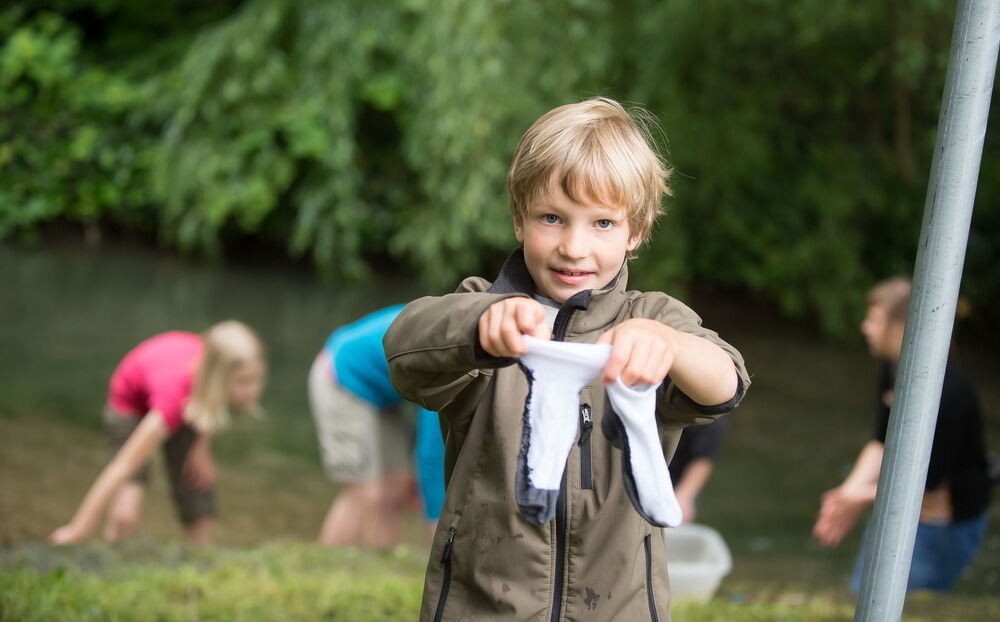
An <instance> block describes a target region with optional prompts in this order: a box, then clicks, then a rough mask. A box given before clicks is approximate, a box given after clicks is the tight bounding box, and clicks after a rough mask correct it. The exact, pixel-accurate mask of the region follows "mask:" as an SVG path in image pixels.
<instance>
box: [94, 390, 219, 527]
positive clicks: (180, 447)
mask: <svg viewBox="0 0 1000 622" xmlns="http://www.w3.org/2000/svg"><path fill="white" fill-rule="evenodd" d="M139 421H140V419H139V418H138V417H133V416H131V415H125V414H122V413H119V412H117V411H115V410H114V409H113V408H111V407H110V406H105V407H104V436H105V438H106V439H107V441H108V449H109V450H110V451H111V456H112V457H114V455H115V454H117V453H118V450H120V449H121V448H122V445H124V444H125V441H126V440H128V437H129V436H131V435H132V432H134V431H135V429H136V427H138V425H139ZM196 437H197V434H196V433H195V431H194V429H193V428H192V427H191V426H187V425H185V426H184V427H182V428H181V429H180V430H177V432H175V433H173V434H171V435H170V437H169V438H167V440H166V442H164V443H163V457H164V460H165V462H166V465H167V476H168V477H169V479H170V490H171V492H172V493H173V500H174V507H175V508H176V510H177V516H178V518H180V521H181V523H183V524H185V525H190V524H191V523H194V522H195V521H197V520H198V519H201V518H205V517H210V516H215V514H216V508H215V487H210V488H205V489H199V488H194V487H192V486H190V485H189V484H188V483H187V481H186V480H185V479H184V476H183V473H182V469H183V467H184V459H185V458H186V457H187V453H188V450H189V449H191V445H192V443H194V441H195V438H196ZM129 481H131V482H133V483H136V484H140V485H143V486H145V485H146V484H147V483H148V482H149V462H147V463H146V464H144V465H142V466H141V467H139V468H138V469H137V470H136V472H135V473H133V474H132V477H131V478H130V479H129Z"/></svg>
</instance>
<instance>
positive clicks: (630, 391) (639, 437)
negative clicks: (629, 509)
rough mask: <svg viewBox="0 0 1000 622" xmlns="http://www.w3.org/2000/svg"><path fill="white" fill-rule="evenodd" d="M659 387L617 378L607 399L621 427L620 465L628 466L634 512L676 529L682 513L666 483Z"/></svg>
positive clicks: (670, 487) (671, 485)
mask: <svg viewBox="0 0 1000 622" xmlns="http://www.w3.org/2000/svg"><path fill="white" fill-rule="evenodd" d="M659 386H660V383H657V384H655V385H649V384H644V385H636V386H632V387H629V386H626V385H624V384H623V383H622V380H621V378H618V379H617V380H615V382H614V384H612V385H610V386H608V399H609V400H610V401H611V406H612V407H613V408H614V410H615V413H617V415H618V418H619V419H620V420H621V422H622V424H623V425H624V427H625V447H624V448H623V451H624V452H625V456H624V457H623V464H622V466H623V467H624V466H625V461H626V460H627V461H628V462H629V465H628V466H629V467H631V469H630V470H631V476H632V478H633V480H634V482H635V489H636V492H637V494H638V497H639V499H638V501H639V506H641V507H640V508H636V509H639V510H640V512H639V513H640V514H642V515H643V518H645V519H646V520H648V521H649V522H651V523H653V524H655V525H658V526H660V527H676V526H677V525H680V524H681V520H682V519H683V513H682V512H681V506H680V504H679V503H678V502H677V497H676V496H675V495H674V485H673V482H671V481H670V471H669V470H668V469H667V461H666V459H665V458H664V457H663V447H662V446H661V445H660V434H659V432H658V431H657V429H656V389H657V388H658V387H659ZM605 416H607V415H605ZM626 477H627V474H626ZM634 503H635V500H634V499H633V504H634Z"/></svg>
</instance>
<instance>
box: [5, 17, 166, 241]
mask: <svg viewBox="0 0 1000 622" xmlns="http://www.w3.org/2000/svg"><path fill="white" fill-rule="evenodd" d="M0 32H3V33H4V34H7V35H8V36H6V37H5V43H4V44H3V45H2V47H0V110H3V111H4V113H3V114H0V171H2V179H3V183H2V184H0V237H4V236H6V235H9V234H11V233H12V232H15V231H19V230H25V229H30V228H31V227H33V226H34V225H36V224H37V223H40V222H45V221H48V220H52V219H54V218H56V217H64V218H68V219H71V220H74V221H80V222H94V221H97V220H98V219H100V218H104V217H107V216H108V215H109V214H110V215H114V216H115V217H117V218H121V219H123V220H127V221H128V222H130V223H132V224H133V225H134V226H136V227H143V226H145V225H146V224H148V221H149V218H150V214H149V212H148V210H147V207H148V196H149V191H148V183H147V181H146V178H145V177H146V172H147V171H148V169H149V164H150V149H151V145H152V143H153V140H152V137H150V136H148V135H146V134H144V133H142V132H141V131H137V130H138V129H139V128H138V126H140V125H141V121H140V116H141V115H140V114H139V113H138V112H137V111H138V110H141V108H142V106H143V105H144V104H145V102H146V101H147V98H146V95H145V93H144V92H143V90H142V89H140V88H138V87H137V86H135V85H134V84H132V83H130V82H129V81H128V80H126V79H124V78H122V77H121V76H119V75H116V74H114V73H109V72H108V71H106V70H105V69H103V68H101V67H98V66H94V65H92V64H89V63H87V62H86V61H85V60H84V59H83V54H82V50H81V41H80V39H81V37H80V33H79V31H78V30H77V29H75V28H73V26H72V25H71V24H69V23H67V22H66V20H65V19H63V18H62V17H60V16H59V15H56V14H52V13H42V14H39V15H35V16H32V17H30V18H23V14H22V13H21V12H20V11H18V10H8V11H6V12H5V13H2V14H0Z"/></svg>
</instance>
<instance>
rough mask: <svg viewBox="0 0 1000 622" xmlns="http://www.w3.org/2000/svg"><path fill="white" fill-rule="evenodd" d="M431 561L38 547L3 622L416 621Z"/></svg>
mask: <svg viewBox="0 0 1000 622" xmlns="http://www.w3.org/2000/svg"><path fill="white" fill-rule="evenodd" d="M424 562H425V556H424V554H423V552H421V551H415V550H413V549H411V548H409V547H405V546H401V547H398V548H397V549H396V550H394V551H392V552H387V553H367V552H361V551H356V550H339V551H331V550H327V549H322V548H320V547H317V546H313V545H308V544H303V543H297V542H271V543H268V544H265V545H261V546H257V547H253V548H230V549H227V548H204V549H192V548H189V547H186V546H183V545H181V544H177V543H176V542H174V543H168V542H164V541H157V540H150V539H141V540H137V541H132V542H129V543H126V544H118V545H113V546H109V545H104V544H100V543H89V544H85V545H80V546H76V547H69V548H64V549H53V548H50V547H47V546H44V545H41V544H23V545H19V546H16V547H9V548H7V549H5V550H3V552H2V553H0V620H19V621H24V622H31V621H36V620H37V621H41V620H137V619H141V620H163V621H173V620H177V621H181V620H202V621H209V620H226V621H230V620H243V621H247V622H250V621H258V620H260V621H264V620H268V621H270V620H301V621H309V620H326V621H337V620H344V621H347V620H350V621H357V622H366V621H369V620H371V621H376V620H378V621H392V620H414V619H416V617H417V612H418V610H419V606H420V591H421V584H422V577H423V568H424ZM673 617H674V619H675V620H678V621H684V622H715V621H718V622H722V621H726V622H742V621H747V622H750V621H761V620H773V621H782V622H841V621H843V622H847V621H849V620H852V618H853V605H852V603H851V602H850V601H848V600H845V599H844V598H843V597H842V596H838V595H836V594H804V593H796V592H789V591H787V590H784V589H777V590H768V589H765V588H762V586H761V585H759V584H758V585H756V586H755V589H754V596H753V597H752V598H746V597H740V598H737V597H734V596H733V595H732V594H728V595H727V594H723V595H722V596H721V597H719V598H716V599H715V600H713V601H711V602H708V603H677V604H675V605H674V607H673ZM998 618H1000V599H996V598H992V599H987V598H982V599H976V600H962V601H956V600H955V599H952V598H942V597H930V596H927V597H924V596H918V597H916V598H911V599H910V601H909V603H908V607H907V614H906V615H905V616H904V620H907V621H909V622H932V621H933V622H948V621H955V622H958V621H960V620H972V619H979V620H996V619H998Z"/></svg>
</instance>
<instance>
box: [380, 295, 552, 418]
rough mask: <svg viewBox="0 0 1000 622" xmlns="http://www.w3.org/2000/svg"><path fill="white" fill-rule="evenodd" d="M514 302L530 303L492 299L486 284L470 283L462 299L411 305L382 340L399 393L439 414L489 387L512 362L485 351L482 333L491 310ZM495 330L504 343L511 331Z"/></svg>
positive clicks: (426, 300) (438, 299) (430, 298)
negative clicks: (478, 389)
mask: <svg viewBox="0 0 1000 622" xmlns="http://www.w3.org/2000/svg"><path fill="white" fill-rule="evenodd" d="M515 297H517V298H519V299H521V300H530V299H529V298H527V297H526V296H524V295H523V294H491V293H488V292H486V291H484V283H483V282H482V281H481V280H478V279H466V281H464V282H463V283H462V285H461V286H460V287H459V291H458V292H457V293H454V294H447V295H445V296H428V297H425V298H419V299H417V300H415V301H413V302H411V303H410V304H408V305H406V308H404V309H403V310H402V311H401V312H400V313H399V315H398V316H397V317H396V320H395V321H394V322H393V323H392V325H391V326H390V327H389V330H388V331H386V334H385V338H384V339H383V340H382V345H383V347H384V348H385V356H386V359H387V360H388V362H389V377H390V379H391V380H392V383H393V386H395V388H396V391H398V392H399V394H400V395H401V396H402V397H404V398H406V399H408V400H410V401H412V402H416V403H417V404H419V405H421V406H423V407H424V408H427V409H429V410H434V411H438V412H440V411H441V410H442V409H444V408H446V407H447V406H448V404H450V403H451V402H452V401H453V400H454V399H455V397H456V396H458V395H459V394H460V393H462V392H463V391H472V390H475V387H476V386H478V385H482V384H484V383H483V382H482V381H484V380H486V379H488V378H489V377H491V375H492V373H493V369H495V368H498V367H505V366H507V365H510V364H512V363H513V362H514V361H513V359H510V358H503V357H498V356H496V355H495V354H494V353H491V352H488V351H487V350H485V349H484V348H483V343H481V341H480V338H479V327H480V319H481V318H482V317H483V316H484V314H486V312H487V311H488V310H489V309H490V307H491V306H493V305H494V304H496V303H499V302H502V301H505V300H510V299H512V298H515ZM531 302H535V301H531ZM535 304H537V303H535ZM492 326H493V324H492V321H491V323H490V327H492ZM496 328H497V332H496V334H497V335H498V336H499V339H500V340H501V341H503V339H505V338H506V337H505V335H507V333H509V329H508V328H506V327H505V323H504V322H498V323H497V325H496ZM488 331H492V328H488ZM496 352H500V350H496Z"/></svg>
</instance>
